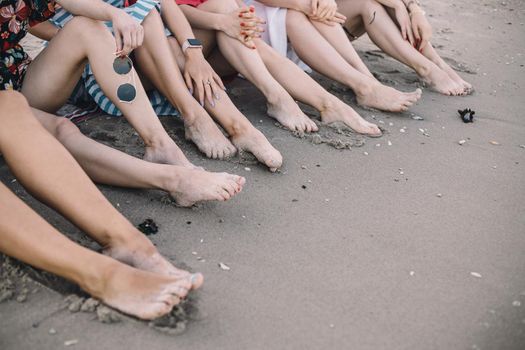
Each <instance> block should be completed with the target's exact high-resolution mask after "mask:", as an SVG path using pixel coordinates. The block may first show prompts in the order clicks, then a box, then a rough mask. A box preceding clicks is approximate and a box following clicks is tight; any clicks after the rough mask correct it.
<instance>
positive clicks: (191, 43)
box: [182, 39, 202, 53]
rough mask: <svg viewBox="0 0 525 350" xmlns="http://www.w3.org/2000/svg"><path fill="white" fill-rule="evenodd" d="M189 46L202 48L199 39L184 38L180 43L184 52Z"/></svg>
mask: <svg viewBox="0 0 525 350" xmlns="http://www.w3.org/2000/svg"><path fill="white" fill-rule="evenodd" d="M190 48H198V49H202V43H201V41H200V40H199V39H186V41H184V43H183V44H182V52H184V53H186V50H187V49H190Z"/></svg>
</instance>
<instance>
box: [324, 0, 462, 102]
mask: <svg viewBox="0 0 525 350" xmlns="http://www.w3.org/2000/svg"><path fill="white" fill-rule="evenodd" d="M324 1H331V2H333V1H334V0H324ZM336 3H337V8H338V11H339V12H340V13H342V14H343V15H344V16H346V20H345V22H344V26H345V29H346V31H347V33H348V34H349V36H350V39H352V40H353V39H357V38H358V37H359V36H361V35H362V34H363V33H365V32H366V33H368V36H369V37H370V39H372V41H373V42H374V43H375V44H376V45H377V46H379V48H381V49H382V50H383V51H384V52H386V53H387V54H388V55H390V56H392V57H393V58H395V59H396V60H398V61H400V62H401V63H404V64H405V65H407V66H408V67H410V68H412V69H414V71H415V72H416V73H417V74H418V75H419V77H420V78H421V79H422V80H423V81H424V82H425V83H427V84H428V85H429V86H431V87H432V88H433V89H434V90H436V91H437V92H439V93H441V94H444V95H466V94H469V93H471V92H472V85H471V84H469V83H468V82H466V81H465V80H463V79H462V78H461V77H460V76H459V75H458V74H457V73H456V72H455V71H454V69H452V68H451V67H450V66H449V65H448V64H447V63H446V62H445V61H444V60H443V59H442V58H441V57H440V56H439V54H438V53H437V52H436V50H435V49H434V47H433V46H432V44H431V43H430V39H431V37H432V27H431V25H430V23H429V22H428V20H427V18H426V17H425V11H423V10H422V9H421V7H420V4H419V0H336Z"/></svg>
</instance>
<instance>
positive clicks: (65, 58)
mask: <svg viewBox="0 0 525 350" xmlns="http://www.w3.org/2000/svg"><path fill="white" fill-rule="evenodd" d="M73 21H75V20H72V21H71V22H73ZM72 29H74V28H73V27H72V26H71V25H70V23H68V24H67V25H66V26H65V27H64V28H63V29H62V30H61V31H60V32H59V33H58V34H57V35H56V36H55V37H54V38H53V39H52V40H51V41H50V42H49V46H48V47H46V48H45V49H44V50H43V51H42V52H41V53H40V54H39V55H38V56H37V57H36V58H35V59H34V60H33V62H32V63H31V64H30V65H29V67H28V69H27V73H26V75H25V78H24V82H23V85H22V90H21V92H22V93H23V94H24V95H25V96H26V98H27V100H28V102H29V104H30V105H31V106H33V107H35V108H38V109H40V110H44V111H48V112H54V111H56V110H57V109H58V108H60V107H61V106H62V105H63V104H64V103H65V102H66V100H67V99H68V98H69V96H70V95H71V92H72V91H73V89H74V88H75V86H76V84H77V83H78V81H79V79H80V77H81V75H82V72H83V70H84V67H85V65H86V62H87V61H86V56H87V55H86V52H85V50H84V47H83V46H82V45H81V41H82V40H81V39H80V38H79V37H77V36H76V35H75V30H72Z"/></svg>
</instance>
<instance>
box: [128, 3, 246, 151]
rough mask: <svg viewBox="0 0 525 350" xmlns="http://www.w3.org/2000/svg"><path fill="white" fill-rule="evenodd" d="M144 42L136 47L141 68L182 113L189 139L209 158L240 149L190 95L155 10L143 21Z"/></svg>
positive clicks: (136, 54)
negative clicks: (236, 147) (225, 135)
mask: <svg viewBox="0 0 525 350" xmlns="http://www.w3.org/2000/svg"><path fill="white" fill-rule="evenodd" d="M142 26H143V27H144V44H143V45H142V46H141V47H139V48H137V49H136V50H135V58H136V60H137V64H138V66H139V67H140V70H141V72H142V73H143V74H145V75H146V76H147V78H148V79H149V80H150V81H151V82H152V83H153V84H154V85H155V87H157V89H158V90H159V91H160V92H161V93H162V94H163V95H164V96H166V98H167V99H168V100H169V101H170V103H171V104H172V105H173V106H176V107H177V109H179V111H180V112H181V115H182V119H183V120H184V126H185V129H186V138H187V139H190V140H192V141H193V142H194V143H195V144H196V145H197V146H198V147H199V149H200V150H201V151H202V152H203V153H204V154H206V156H207V157H209V158H214V159H224V158H228V157H230V156H232V155H234V154H235V152H236V149H235V147H234V146H233V145H232V144H231V142H230V141H228V139H227V138H226V137H224V135H223V134H222V132H221V131H220V130H219V128H218V127H217V125H215V123H214V122H213V120H212V119H211V118H210V116H209V115H208V113H206V111H205V110H204V108H203V107H202V106H200V105H199V103H198V102H197V101H196V100H195V99H194V98H193V97H192V96H191V94H189V92H188V88H187V86H186V84H185V83H184V79H183V78H182V74H181V73H180V70H179V68H178V67H177V62H176V60H175V57H174V56H173V53H172V52H171V50H170V45H169V44H168V39H167V38H166V36H165V35H164V24H163V22H162V18H161V17H160V14H159V13H158V12H157V11H156V10H152V11H151V12H150V13H149V14H148V16H147V17H146V19H145V20H144V21H143V22H142Z"/></svg>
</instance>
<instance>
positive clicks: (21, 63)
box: [0, 0, 55, 90]
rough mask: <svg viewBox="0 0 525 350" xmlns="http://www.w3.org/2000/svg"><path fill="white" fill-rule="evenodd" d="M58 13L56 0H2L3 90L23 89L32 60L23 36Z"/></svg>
mask: <svg viewBox="0 0 525 350" xmlns="http://www.w3.org/2000/svg"><path fill="white" fill-rule="evenodd" d="M54 13H55V1H54V0H51V1H47V0H0V40H1V41H0V90H6V89H16V90H18V89H20V87H21V84H22V79H23V78H24V73H25V71H26V68H27V65H28V64H29V63H30V62H31V59H30V58H29V56H28V55H27V54H26V53H25V52H24V49H23V48H22V47H21V46H20V44H19V43H20V40H22V39H23V38H24V36H25V35H26V34H27V30H28V28H29V27H31V26H34V25H36V24H38V23H40V22H43V21H45V20H47V19H49V18H50V17H52V16H53V14H54Z"/></svg>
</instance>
